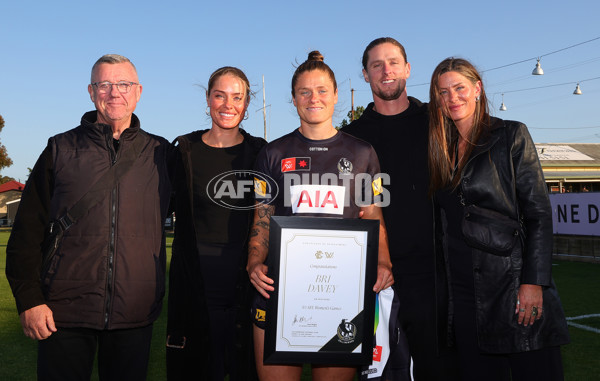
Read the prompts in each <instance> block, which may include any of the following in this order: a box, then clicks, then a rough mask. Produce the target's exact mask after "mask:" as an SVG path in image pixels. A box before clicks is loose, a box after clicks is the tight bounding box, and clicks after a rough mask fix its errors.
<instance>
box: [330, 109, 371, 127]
mask: <svg viewBox="0 0 600 381" xmlns="http://www.w3.org/2000/svg"><path fill="white" fill-rule="evenodd" d="M364 111H365V108H364V107H363V106H358V107H356V110H354V119H352V110H350V111H348V114H347V117H348V119H346V118H344V119H342V123H340V125H339V126H337V127H336V128H337V129H338V130H339V129H340V128H342V127H346V126H347V125H349V124H350V122H352V121H353V120H356V119H358V118H360V116H361V115H362V113H363V112H364ZM349 121H350V122H349Z"/></svg>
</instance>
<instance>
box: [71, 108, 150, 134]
mask: <svg viewBox="0 0 600 381" xmlns="http://www.w3.org/2000/svg"><path fill="white" fill-rule="evenodd" d="M81 125H82V126H83V127H85V129H86V131H87V132H88V133H89V134H90V135H91V136H92V137H104V138H105V137H107V136H110V137H111V138H112V127H111V126H109V125H108V124H104V123H98V112H97V111H96V110H94V111H88V112H86V113H85V114H83V116H82V117H81ZM139 130H140V120H139V119H138V117H137V116H136V115H135V114H131V125H130V126H129V128H127V129H125V131H123V133H122V134H121V138H120V139H125V140H132V139H133V138H134V137H135V135H136V133H137V132H138V131H139ZM120 139H119V140H120Z"/></svg>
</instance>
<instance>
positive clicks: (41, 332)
mask: <svg viewBox="0 0 600 381" xmlns="http://www.w3.org/2000/svg"><path fill="white" fill-rule="evenodd" d="M19 317H20V318H21V325H22V326H23V332H24V333H25V336H27V337H29V338H30V339H34V340H44V339H47V338H48V337H50V335H52V333H54V332H56V326H55V325H54V318H53V317H52V310H50V308H49V307H48V306H47V305H46V304H41V305H39V306H35V307H32V308H30V309H28V310H25V311H23V312H21V315H20V316H19Z"/></svg>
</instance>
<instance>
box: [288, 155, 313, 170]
mask: <svg viewBox="0 0 600 381" xmlns="http://www.w3.org/2000/svg"><path fill="white" fill-rule="evenodd" d="M291 171H310V157H288V158H286V159H282V160H281V172H291Z"/></svg>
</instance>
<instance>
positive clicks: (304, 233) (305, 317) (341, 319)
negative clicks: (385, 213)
mask: <svg viewBox="0 0 600 381" xmlns="http://www.w3.org/2000/svg"><path fill="white" fill-rule="evenodd" d="M378 248H379V221H377V220H361V219H336V218H315V217H297V216H294V217H283V216H273V217H271V227H270V237H269V257H270V259H269V264H270V267H269V274H268V275H269V277H271V278H272V279H273V280H274V281H275V283H274V286H275V291H274V292H273V293H271V298H269V299H268V302H267V318H266V331H265V352H264V362H265V364H285V363H315V364H331V365H349V366H357V365H364V364H371V362H372V360H373V327H374V326H373V324H374V323H373V321H374V315H375V293H374V292H373V285H374V284H375V281H376V279H377V258H378Z"/></svg>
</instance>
